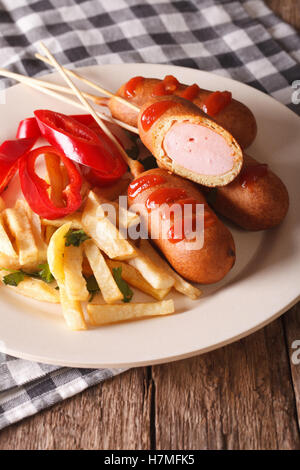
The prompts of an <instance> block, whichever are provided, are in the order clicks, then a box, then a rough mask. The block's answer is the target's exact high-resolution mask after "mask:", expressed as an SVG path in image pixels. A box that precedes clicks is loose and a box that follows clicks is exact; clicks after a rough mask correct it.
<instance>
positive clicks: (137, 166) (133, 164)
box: [40, 42, 144, 176]
mask: <svg viewBox="0 0 300 470" xmlns="http://www.w3.org/2000/svg"><path fill="white" fill-rule="evenodd" d="M40 47H41V49H42V50H43V51H44V53H45V54H46V56H47V57H48V58H49V60H50V62H51V64H52V65H53V66H54V67H55V68H56V69H57V71H58V72H59V73H60V74H61V75H62V76H63V78H64V79H65V81H66V82H67V84H68V85H69V86H70V87H71V88H72V89H73V91H74V92H75V93H76V95H77V97H78V99H79V100H80V101H81V103H82V104H83V105H84V107H85V109H86V110H87V111H88V112H89V113H90V114H91V115H92V116H93V118H94V119H95V121H96V122H97V124H98V125H99V126H100V127H101V129H102V130H103V131H104V132H105V134H106V135H107V136H108V137H109V138H110V139H111V140H112V142H113V143H114V144H115V145H116V146H117V148H118V149H119V151H120V153H121V155H122V156H123V158H124V160H125V162H126V163H127V165H128V166H129V168H130V171H131V173H132V174H133V176H138V175H139V174H140V173H141V172H142V171H143V170H144V167H143V165H142V164H141V163H140V162H139V161H138V160H133V159H132V158H130V157H129V156H128V155H127V153H126V152H125V150H124V149H123V147H122V145H121V144H120V143H119V142H118V140H117V139H116V138H115V136H114V135H113V134H112V133H111V131H110V130H109V129H108V127H107V126H106V125H105V124H104V122H103V121H102V120H101V119H100V117H99V116H98V115H97V113H96V111H95V110H94V108H93V106H92V105H91V104H90V103H89V102H88V101H87V100H86V98H85V97H84V96H83V95H82V93H81V91H80V90H79V88H77V86H76V85H75V84H74V83H73V82H72V80H71V78H70V77H69V76H68V75H67V73H66V72H65V70H64V69H63V67H62V66H61V65H60V64H59V63H58V62H57V60H56V59H55V58H54V56H53V55H52V54H51V53H50V52H49V50H48V49H47V47H46V46H45V45H44V44H43V43H42V42H41V43H40Z"/></svg>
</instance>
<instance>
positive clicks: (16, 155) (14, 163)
mask: <svg viewBox="0 0 300 470" xmlns="http://www.w3.org/2000/svg"><path fill="white" fill-rule="evenodd" d="M35 142H36V139H33V138H31V139H17V140H6V141H5V142H3V144H2V145H1V146H0V194H1V193H2V192H3V191H4V189H5V188H6V187H7V185H8V183H9V182H10V180H11V179H12V177H13V176H14V174H15V173H16V171H17V169H18V162H19V160H20V158H21V157H23V155H26V154H27V153H28V152H29V150H31V148H32V147H33V146H34V144H35Z"/></svg>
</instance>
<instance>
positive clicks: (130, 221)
mask: <svg viewBox="0 0 300 470" xmlns="http://www.w3.org/2000/svg"><path fill="white" fill-rule="evenodd" d="M91 197H93V198H95V200H96V202H97V204H98V205H99V208H98V212H97V214H98V215H99V216H101V217H105V216H106V213H105V210H104V207H105V205H107V204H110V205H111V206H113V208H114V211H115V214H116V223H117V225H118V227H123V228H128V227H132V226H134V225H138V224H139V223H140V217H139V216H138V214H136V213H135V212H132V211H130V210H127V209H125V207H123V206H120V205H119V203H118V202H117V201H109V200H108V199H105V198H104V197H103V196H101V195H98V193H97V192H95V191H93V192H92V193H91ZM124 197H125V198H126V196H124ZM101 209H102V210H101Z"/></svg>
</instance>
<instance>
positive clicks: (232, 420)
mask: <svg viewBox="0 0 300 470" xmlns="http://www.w3.org/2000/svg"><path fill="white" fill-rule="evenodd" d="M298 333H299V337H300V330H299V331H298ZM153 380H154V384H155V411H156V447H157V449H299V448H300V438H299V428H298V423H297V418H296V406H295V397H294V391H293V386H292V383H291V378H290V366H289V357H288V354H287V350H286V347H285V338H284V332H283V328H282V320H281V319H279V320H277V321H276V322H273V323H272V324H271V325H269V326H267V327H266V328H264V329H263V330H260V331H259V332H257V333H255V334H253V335H251V336H249V337H248V338H245V339H243V340H241V341H239V342H236V343H234V344H232V345H230V346H227V347H225V348H222V349H219V350H217V351H214V352H212V353H209V354H206V355H203V356H199V357H196V358H193V359H190V360H185V361H181V362H178V363H173V364H166V365H163V366H159V367H154V368H153ZM299 384H300V381H298V386H299ZM170 397H172V399H170Z"/></svg>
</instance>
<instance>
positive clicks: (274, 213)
mask: <svg viewBox="0 0 300 470" xmlns="http://www.w3.org/2000/svg"><path fill="white" fill-rule="evenodd" d="M257 164H258V162H257V160H255V159H254V158H252V157H250V156H249V155H244V167H245V168H247V167H249V166H251V165H257ZM211 199H212V201H211V203H212V206H213V207H214V209H216V211H217V212H219V213H220V214H222V215H223V216H225V217H228V219H230V220H232V221H233V222H235V223H236V224H237V225H239V226H240V227H242V228H244V229H245V230H266V229H270V228H273V227H276V226H277V225H279V224H280V222H282V220H283V219H284V217H285V216H286V214H287V211H288V208H289V195H288V191H287V189H286V187H285V185H284V184H283V182H282V181H281V180H280V178H278V176H277V175H275V174H274V173H273V172H272V171H271V170H270V169H268V172H267V173H266V175H264V176H260V177H259V178H258V179H257V181H255V182H252V183H251V184H250V185H249V187H247V186H246V187H242V185H241V180H240V178H237V179H236V180H235V181H233V182H232V183H230V184H229V185H228V186H224V187H221V188H218V189H217V191H216V193H215V195H214V197H213V198H211Z"/></svg>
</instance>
